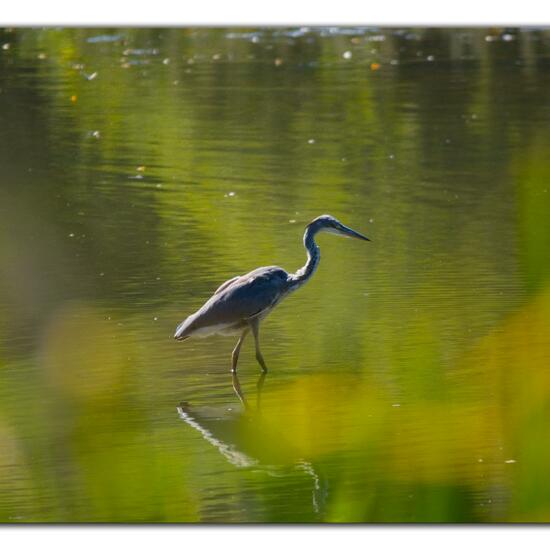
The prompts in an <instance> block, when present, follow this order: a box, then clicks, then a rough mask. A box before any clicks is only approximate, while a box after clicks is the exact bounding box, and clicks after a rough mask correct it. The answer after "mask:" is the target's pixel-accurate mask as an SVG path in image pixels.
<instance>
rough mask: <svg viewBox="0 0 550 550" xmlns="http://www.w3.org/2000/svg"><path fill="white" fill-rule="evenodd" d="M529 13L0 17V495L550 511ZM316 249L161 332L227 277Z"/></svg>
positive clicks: (104, 516)
mask: <svg viewBox="0 0 550 550" xmlns="http://www.w3.org/2000/svg"><path fill="white" fill-rule="evenodd" d="M549 90H550V31H548V30H546V29H539V28H530V29H501V28H499V29H482V28H478V29H410V28H409V29H389V28H385V29H380V28H362V27H353V28H351V27H334V28H332V27H330V28H329V27H322V28H321V27H319V28H315V27H309V28H304V27H296V28H267V29H266V28H258V29H244V28H227V29H224V28H217V29H208V28H195V29H193V28H189V29H128V28H121V29H97V28H88V29H61V28H49V29H21V28H18V29H4V30H0V143H1V144H2V145H1V147H0V162H1V166H2V176H1V178H2V183H1V185H0V373H1V374H0V445H1V448H2V452H1V453H0V493H1V495H2V498H1V499H0V521H3V522H90V521H91V522H363V521H364V522H495V521H496V522H507V521H527V522H529V521H550V489H549V488H550V469H549V468H548V464H549V463H550V428H549V426H550V370H549V365H550V254H549V253H548V251H549V249H550V215H549V212H550V192H548V189H549V188H550V155H549V154H548V151H549V150H550V130H549V129H550V102H549ZM323 213H330V214H332V215H334V216H336V217H337V218H339V219H340V220H341V221H342V222H343V223H345V224H347V225H349V226H351V227H352V228H354V229H356V230H357V231H360V232H362V233H364V234H366V235H367V236H369V237H370V238H371V240H372V242H370V243H364V242H360V241H355V240H348V239H337V238H335V237H333V236H332V235H329V234H322V235H320V236H319V237H318V243H319V245H320V247H321V253H322V259H321V263H320V266H319V269H318V271H317V273H316V274H315V275H314V277H313V278H312V279H311V280H310V281H309V282H308V284H307V285H306V286H304V287H303V288H301V289H300V290H299V291H298V292H297V293H295V294H293V295H292V296H291V297H289V298H288V299H287V300H285V301H284V302H282V303H281V304H280V305H279V306H278V307H277V308H276V309H275V310H274V311H273V312H272V313H271V315H270V316H269V317H267V319H266V320H265V321H264V322H263V323H262V327H261V335H262V350H263V354H264V356H265V359H266V362H267V365H268V367H269V369H270V370H269V373H268V374H267V376H265V377H263V376H260V368H259V366H258V364H257V363H256V361H255V358H254V347H253V343H252V339H249V340H247V341H246V342H245V344H244V346H243V349H242V352H241V358H240V363H239V372H238V378H232V376H231V374H230V372H229V367H230V355H231V350H232V348H233V346H234V345H235V339H234V338H224V337H221V336H215V337H212V338H209V339H202V340H198V339H197V340H188V341H185V342H176V341H174V340H173V333H174V330H175V327H176V325H177V324H178V323H179V322H180V321H181V320H182V319H184V318H185V317H186V316H187V315H189V314H190V313H192V312H193V311H195V310H196V309H197V308H198V307H199V306H200V305H202V303H203V302H204V301H205V300H206V299H207V298H208V297H209V296H210V295H211V294H212V292H213V291H214V290H215V289H216V288H217V286H218V285H219V284H221V283H222V282H223V281H225V280H226V279H229V278H231V277H233V276H235V275H238V274H242V273H245V272H247V271H250V270H252V269H254V268H256V267H259V266H263V265H273V264H275V265H280V266H282V267H284V268H285V269H287V270H288V271H295V270H296V269H298V268H299V267H300V266H302V265H303V263H304V262H305V250H304V248H303V245H302V242H301V241H302V235H303V231H304V227H305V225H306V224H307V223H308V222H309V221H310V220H311V219H313V218H314V217H316V216H318V215H320V214H323Z"/></svg>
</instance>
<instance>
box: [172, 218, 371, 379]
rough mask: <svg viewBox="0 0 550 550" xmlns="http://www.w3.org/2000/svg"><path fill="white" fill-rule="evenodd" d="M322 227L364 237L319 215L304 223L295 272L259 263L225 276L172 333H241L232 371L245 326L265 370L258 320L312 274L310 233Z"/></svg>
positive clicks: (180, 336) (315, 257) (314, 257)
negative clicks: (300, 261) (301, 259)
mask: <svg viewBox="0 0 550 550" xmlns="http://www.w3.org/2000/svg"><path fill="white" fill-rule="evenodd" d="M322 230H325V231H329V232H332V233H337V234H340V235H344V236H351V237H356V238H360V239H364V240H368V239H367V238H366V237H364V236H363V235H361V234H359V233H357V232H355V231H353V230H352V229H350V228H348V227H346V226H344V225H343V224H341V223H340V222H339V221H338V220H336V219H335V218H333V217H332V216H326V215H325V216H320V217H319V218H316V219H315V220H313V221H312V222H311V223H310V224H309V225H308V226H307V228H306V232H305V234H304V245H305V247H306V250H307V254H308V258H307V262H306V264H305V265H304V267H302V268H301V269H299V270H298V271H297V272H296V273H287V272H286V271H285V270H284V269H282V268H280V267H278V266H268V267H260V268H258V269H255V270H254V271H251V272H250V273H247V274H245V275H240V276H237V277H233V278H232V279H229V280H228V281H226V282H225V283H223V284H222V285H221V286H220V287H219V288H218V289H217V290H216V292H215V293H214V294H213V295H212V297H211V298H210V299H209V300H208V301H207V302H206V303H205V304H204V305H203V306H202V307H201V308H200V309H199V310H198V311H196V312H195V313H193V314H192V315H190V316H189V317H187V319H185V321H183V322H182V323H181V324H180V325H179V326H178V328H177V329H176V334H175V336H174V337H175V338H176V339H177V340H185V339H187V338H189V337H191V336H193V337H195V336H198V337H205V336H210V335H212V334H224V335H229V334H236V333H238V334H241V337H240V339H239V341H238V343H237V346H236V347H235V349H234V350H233V356H232V358H233V361H232V369H231V370H232V371H235V370H236V368H237V360H238V357H239V351H240V347H241V344H242V342H243V340H244V337H245V336H246V334H247V333H248V332H249V330H252V332H253V334H254V337H255V342H256V358H257V359H258V362H259V363H260V365H261V366H262V368H263V369H264V371H265V370H266V367H265V361H264V360H263V357H262V354H261V352H260V345H259V336H258V331H259V323H260V321H261V320H262V319H263V318H264V317H265V316H266V315H267V314H268V313H269V312H270V311H271V310H272V309H273V308H274V307H275V306H276V305H277V304H278V303H279V302H280V301H281V300H282V299H283V298H284V297H285V296H287V295H288V294H289V293H291V292H293V291H294V290H296V289H297V288H299V287H300V286H301V285H302V284H304V283H305V282H306V281H307V280H308V279H309V278H310V277H311V276H312V275H313V273H314V272H315V269H316V268H317V265H318V264H319V259H320V253H319V247H318V246H317V244H316V243H315V240H314V237H315V234H316V233H317V232H319V231H322Z"/></svg>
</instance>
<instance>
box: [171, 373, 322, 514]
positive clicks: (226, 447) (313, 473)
mask: <svg viewBox="0 0 550 550" xmlns="http://www.w3.org/2000/svg"><path fill="white" fill-rule="evenodd" d="M266 377H267V374H266V373H262V374H261V375H260V377H259V378H258V382H257V383H256V392H255V404H254V405H252V404H251V402H250V401H249V399H248V398H247V397H246V395H245V393H244V392H243V390H242V387H241V384H240V381H239V378H238V376H237V375H236V374H232V377H231V383H232V387H233V391H234V392H235V395H236V396H237V398H238V400H239V402H240V404H241V407H240V409H238V410H235V409H233V408H227V407H194V406H192V405H191V404H190V403H189V402H188V401H183V402H181V403H180V404H179V405H178V407H177V411H178V415H179V417H180V418H181V419H182V420H183V421H184V422H185V423H186V424H187V425H188V426H190V427H191V428H193V429H194V430H196V431H197V432H199V433H200V434H201V436H202V438H203V439H204V440H205V441H207V442H208V443H209V444H210V445H212V446H213V447H215V448H216V449H217V450H218V451H219V452H220V454H221V455H222V456H223V457H224V458H225V459H226V460H227V461H228V462H229V463H230V464H232V465H233V466H235V467H236V468H250V469H254V470H255V471H262V472H264V473H266V474H267V475H269V476H274V477H284V476H285V475H290V473H292V471H294V472H295V471H296V470H299V471H301V472H304V473H305V474H306V475H307V476H308V477H309V478H310V480H311V483H312V487H311V495H312V511H313V512H314V513H315V514H317V515H319V514H321V513H322V512H323V510H324V507H325V503H326V501H327V497H328V494H329V491H328V489H329V484H328V479H327V477H326V475H324V474H323V472H322V469H321V467H320V466H319V465H315V464H314V463H313V462H311V461H309V460H306V459H304V458H303V457H300V456H299V455H298V454H296V453H293V452H292V450H291V449H290V450H289V449H288V448H287V447H285V446H284V444H281V442H282V441H284V437H283V434H280V433H277V432H276V431H274V429H273V426H272V425H269V423H268V422H266V419H264V418H263V416H262V407H261V403H262V392H263V390H264V386H265V382H266Z"/></svg>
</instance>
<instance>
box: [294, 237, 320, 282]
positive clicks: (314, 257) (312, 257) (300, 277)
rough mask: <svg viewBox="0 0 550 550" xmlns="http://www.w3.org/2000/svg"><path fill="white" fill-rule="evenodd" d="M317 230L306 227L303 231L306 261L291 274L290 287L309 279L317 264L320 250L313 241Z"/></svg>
mask: <svg viewBox="0 0 550 550" xmlns="http://www.w3.org/2000/svg"><path fill="white" fill-rule="evenodd" d="M317 231H318V229H317V228H314V227H308V228H307V229H306V232H305V233H304V246H305V247H306V250H307V261H306V263H305V265H304V266H303V267H301V268H300V269H299V270H298V271H296V273H294V274H293V275H292V281H291V287H292V288H298V286H301V285H303V284H304V283H305V282H306V281H307V280H309V278H310V277H311V276H312V275H313V274H314V273H315V270H316V269H317V266H318V265H319V260H320V259H321V252H320V250H319V247H318V246H317V244H316V242H315V234H316V233H317Z"/></svg>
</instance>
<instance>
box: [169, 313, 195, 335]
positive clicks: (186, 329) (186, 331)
mask: <svg viewBox="0 0 550 550" xmlns="http://www.w3.org/2000/svg"><path fill="white" fill-rule="evenodd" d="M192 322H193V319H192V318H191V317H187V319H185V321H183V322H182V323H180V324H179V325H178V328H177V329H176V333H175V334H174V338H175V339H176V340H185V339H186V338H189V336H191V332H192V330H193V328H192V326H191V324H192Z"/></svg>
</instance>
